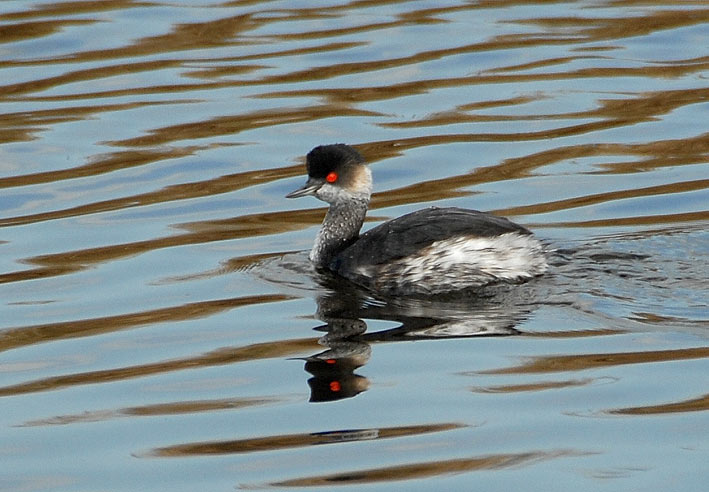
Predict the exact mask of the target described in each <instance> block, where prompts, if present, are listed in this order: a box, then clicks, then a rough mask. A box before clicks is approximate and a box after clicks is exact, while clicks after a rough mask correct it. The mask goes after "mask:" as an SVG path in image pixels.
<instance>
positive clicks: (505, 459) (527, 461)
mask: <svg viewBox="0 0 709 492" xmlns="http://www.w3.org/2000/svg"><path fill="white" fill-rule="evenodd" d="M582 454H583V453H579V452H575V451H552V452H547V451H533V452H528V453H517V454H503V455H487V456H476V457H473V458H463V459H456V460H446V461H439V462H431V463H411V464H407V465H399V466H390V467H386V468H374V469H367V470H356V471H350V472H344V473H337V474H332V475H320V476H312V477H304V478H296V479H292V480H285V481H282V482H276V483H272V484H269V485H271V486H273V487H315V486H333V485H343V484H372V483H377V482H392V481H399V480H413V479H424V478H431V477H437V476H445V475H448V474H452V473H463V472H471V471H482V470H502V469H505V468H513V467H514V468H516V467H521V466H529V465H531V464H534V463H538V462H540V461H546V460H554V459H557V458H563V457H574V456H581V455H582Z"/></svg>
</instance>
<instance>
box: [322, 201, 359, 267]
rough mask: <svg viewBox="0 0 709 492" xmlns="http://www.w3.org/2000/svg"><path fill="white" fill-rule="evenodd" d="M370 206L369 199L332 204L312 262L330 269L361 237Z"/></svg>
mask: <svg viewBox="0 0 709 492" xmlns="http://www.w3.org/2000/svg"><path fill="white" fill-rule="evenodd" d="M368 206H369V197H366V198H365V197H360V198H350V199H349V200H343V201H340V202H336V203H332V204H330V208H328V210H327V214H326V215H325V220H324V221H323V224H322V227H321V228H320V231H319V232H318V235H317V237H316V238H315V244H314V245H313V249H312V250H311V251H310V260H311V261H312V262H313V263H315V265H316V266H318V267H324V268H326V267H328V266H329V265H330V262H331V261H332V259H333V258H334V257H335V256H336V255H337V253H339V252H340V251H342V250H343V249H344V248H346V247H347V246H349V245H350V244H352V243H353V242H354V241H355V240H356V239H357V238H358V237H359V230H360V229H361V228H362V224H363V223H364V217H365V215H366V214H367V207H368Z"/></svg>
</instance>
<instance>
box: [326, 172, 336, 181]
mask: <svg viewBox="0 0 709 492" xmlns="http://www.w3.org/2000/svg"><path fill="white" fill-rule="evenodd" d="M325 181H327V182H328V183H334V182H335V181H337V173H336V172H335V171H332V172H331V173H329V174H328V175H327V176H325Z"/></svg>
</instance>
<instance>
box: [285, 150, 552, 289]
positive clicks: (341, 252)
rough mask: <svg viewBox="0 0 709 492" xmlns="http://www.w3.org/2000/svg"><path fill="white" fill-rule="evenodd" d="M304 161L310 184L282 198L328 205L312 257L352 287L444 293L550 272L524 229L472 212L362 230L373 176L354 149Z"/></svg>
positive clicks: (315, 154)
mask: <svg viewBox="0 0 709 492" xmlns="http://www.w3.org/2000/svg"><path fill="white" fill-rule="evenodd" d="M306 166H307V170H308V180H307V182H306V183H305V185H304V186H303V187H302V188H300V189H298V190H295V191H293V192H292V193H289V194H288V195H286V198H297V197H301V196H306V195H313V196H315V197H317V198H319V199H320V200H323V201H325V202H327V203H329V204H330V207H329V209H328V211H327V214H326V215H325V220H324V221H323V224H322V227H321V228H320V231H319V232H318V234H317V237H316V239H315V245H314V246H313V249H312V250H311V251H310V260H311V261H312V262H313V263H314V264H315V266H316V267H318V268H323V269H328V270H330V271H332V272H334V273H336V274H338V275H340V276H342V277H345V278H346V279H348V280H350V281H351V282H354V283H355V284H358V285H360V286H363V287H365V288H368V289H371V290H374V291H378V292H382V293H385V294H396V295H428V294H441V293H446V292H451V291H457V290H462V289H468V288H475V287H481V286H483V285H486V284H489V283H493V282H500V281H502V282H522V281H525V280H528V279H530V278H532V277H535V276H537V275H541V274H543V273H544V272H545V271H546V269H547V262H546V258H545V255H544V247H543V245H542V243H541V242H540V241H539V240H537V239H536V238H535V237H534V236H533V235H532V233H531V232H530V231H529V230H527V229H525V228H524V227H522V226H520V225H518V224H515V223H514V222H511V221H509V220H507V219H505V218H503V217H496V216H494V215H491V214H488V213H484V212H479V211H477V210H466V209H462V208H455V207H449V208H438V207H432V208H427V209H423V210H419V211H416V212H412V213H410V214H406V215H403V216H401V217H399V218H397V219H393V220H390V221H388V222H384V223H383V224H380V225H379V226H377V227H374V228H373V229H370V230H369V231H367V232H365V233H363V234H361V235H360V234H359V231H360V228H361V227H362V224H363V222H364V218H365V215H366V214H367V208H368V206H369V199H370V196H371V194H372V173H371V172H370V170H369V167H368V166H367V165H366V164H365V162H364V159H363V158H362V156H361V155H360V154H359V152H357V151H356V150H355V149H354V148H352V147H350V146H349V145H345V144H334V145H321V146H318V147H315V148H314V149H313V150H311V151H310V152H309V153H308V155H307V157H306Z"/></svg>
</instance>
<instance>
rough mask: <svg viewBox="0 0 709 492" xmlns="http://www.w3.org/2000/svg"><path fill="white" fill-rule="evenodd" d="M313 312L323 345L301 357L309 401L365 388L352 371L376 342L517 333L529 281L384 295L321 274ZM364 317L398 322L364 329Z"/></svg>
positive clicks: (529, 306)
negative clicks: (444, 293) (446, 294)
mask: <svg viewBox="0 0 709 492" xmlns="http://www.w3.org/2000/svg"><path fill="white" fill-rule="evenodd" d="M319 281H320V283H321V285H322V287H323V290H322V291H321V293H320V295H318V296H317V297H316V301H317V305H318V309H317V312H316V313H315V317H316V318H317V319H319V320H321V321H323V322H325V324H324V325H321V326H317V327H315V328H314V329H315V330H317V331H322V332H325V334H324V335H323V336H322V337H321V338H320V340H319V342H320V344H322V345H323V346H324V347H327V349H326V350H324V351H322V352H319V353H317V354H314V355H311V356H310V357H306V358H305V359H304V360H305V370H306V371H307V372H308V373H310V374H311V375H312V377H311V378H310V379H309V380H308V385H309V386H310V391H311V396H310V401H311V402H324V401H334V400H340V399H343V398H351V397H353V396H356V395H358V394H359V393H361V392H363V391H366V390H367V389H368V388H369V385H370V384H369V380H368V379H367V378H366V377H364V376H361V375H359V374H357V373H356V372H355V371H357V370H358V369H359V368H361V367H362V366H364V365H365V364H366V363H367V362H368V361H369V358H370V357H371V352H372V348H371V345H372V344H374V343H378V342H394V341H403V340H407V341H411V340H420V339H429V340H430V339H438V338H462V337H477V336H505V335H516V334H519V333H520V332H519V331H518V330H517V329H516V328H515V326H516V325H517V324H519V323H520V322H521V321H523V320H524V319H525V318H527V317H528V316H529V314H530V313H531V312H532V311H533V309H534V305H535V302H534V298H535V296H534V286H533V285H532V284H524V285H499V286H491V287H488V288H486V289H484V290H478V291H475V292H468V293H465V294H462V295H457V296H455V297H450V298H443V297H436V298H429V299H386V298H378V297H374V296H373V295H372V294H371V293H370V292H367V291H364V290H362V289H360V288H358V287H357V286H355V285H353V284H351V283H349V282H347V281H344V280H342V279H339V278H336V277H334V276H330V275H327V274H323V276H322V278H320V279H319ZM364 320H385V321H393V322H396V323H397V326H395V327H393V328H388V329H385V330H380V331H374V332H367V323H366V322H365V321H364Z"/></svg>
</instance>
